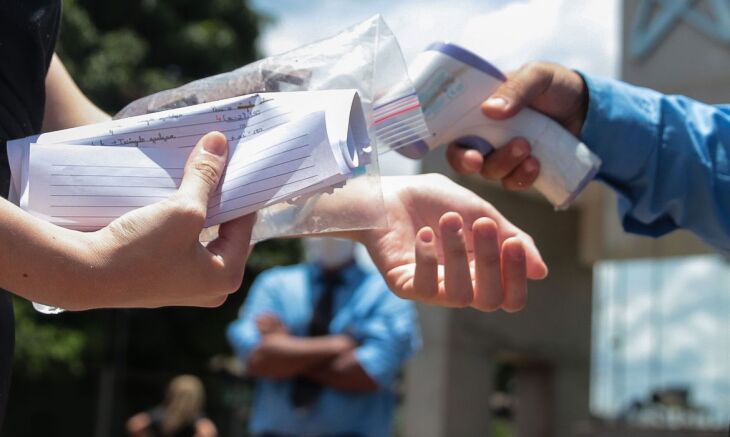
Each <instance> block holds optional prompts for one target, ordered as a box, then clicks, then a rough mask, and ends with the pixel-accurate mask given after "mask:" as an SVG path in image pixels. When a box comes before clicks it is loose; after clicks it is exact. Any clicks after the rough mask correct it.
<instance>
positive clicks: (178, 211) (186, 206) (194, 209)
mask: <svg viewBox="0 0 730 437" xmlns="http://www.w3.org/2000/svg"><path fill="white" fill-rule="evenodd" d="M206 212H207V211H206V210H205V208H203V207H201V205H199V204H198V203H197V202H189V201H187V202H186V201H179V202H177V203H176V204H175V207H174V215H175V216H176V217H179V218H180V219H182V220H184V221H186V222H193V223H202V222H203V221H205V215H206Z"/></svg>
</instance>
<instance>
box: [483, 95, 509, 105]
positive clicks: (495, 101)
mask: <svg viewBox="0 0 730 437" xmlns="http://www.w3.org/2000/svg"><path fill="white" fill-rule="evenodd" d="M486 103H487V105H489V106H491V107H493V108H506V107H507V104H509V102H508V101H507V99H505V98H504V97H502V96H492V97H490V98H488V99H487V102H486Z"/></svg>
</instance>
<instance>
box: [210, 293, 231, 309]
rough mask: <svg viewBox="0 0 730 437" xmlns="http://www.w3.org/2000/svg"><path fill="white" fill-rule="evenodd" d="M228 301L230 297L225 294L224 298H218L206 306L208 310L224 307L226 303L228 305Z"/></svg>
mask: <svg viewBox="0 0 730 437" xmlns="http://www.w3.org/2000/svg"><path fill="white" fill-rule="evenodd" d="M227 299H228V295H227V294H224V295H222V296H216V297H214V298H213V299H211V300H209V301H208V302H206V303H205V304H204V306H205V307H207V308H218V307H220V306H222V305H223V304H224V303H226V300H227Z"/></svg>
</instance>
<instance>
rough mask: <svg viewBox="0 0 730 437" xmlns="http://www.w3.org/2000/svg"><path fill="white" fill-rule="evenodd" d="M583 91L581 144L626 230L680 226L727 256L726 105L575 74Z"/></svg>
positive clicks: (651, 231) (729, 121)
mask: <svg viewBox="0 0 730 437" xmlns="http://www.w3.org/2000/svg"><path fill="white" fill-rule="evenodd" d="M583 79H584V80H585V82H586V85H587V87H588V92H589V105H588V113H587V116H586V121H585V124H584V126H583V130H582V133H581V138H582V140H583V141H584V142H585V143H586V145H588V147H589V148H591V150H593V152H594V153H596V154H597V155H598V156H599V157H600V158H601V160H602V161H603V165H602V167H601V170H600V172H599V174H598V179H600V180H602V181H603V182H605V183H606V184H608V185H609V186H610V187H611V188H613V189H614V190H615V191H616V192H617V193H618V195H619V212H620V214H621V220H622V224H623V227H624V229H625V230H626V231H628V232H633V233H637V234H642V235H649V236H655V237H656V236H661V235H664V234H666V233H668V232H671V231H673V230H675V229H678V228H685V229H688V230H690V231H692V232H693V233H695V234H696V235H698V236H699V237H700V238H701V239H702V240H704V241H705V242H707V243H708V244H711V245H712V246H714V247H716V248H717V249H719V250H721V251H724V252H730V162H729V158H728V155H729V154H730V106H728V105H718V106H713V105H708V104H704V103H701V102H697V101H695V100H692V99H689V98H687V97H682V96H667V95H663V94H661V93H658V92H656V91H652V90H650V89H646V88H640V87H635V86H631V85H628V84H626V83H622V82H618V81H613V80H607V79H600V78H595V77H590V76H587V75H583Z"/></svg>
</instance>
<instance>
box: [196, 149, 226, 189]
mask: <svg viewBox="0 0 730 437" xmlns="http://www.w3.org/2000/svg"><path fill="white" fill-rule="evenodd" d="M193 169H194V173H195V175H197V176H198V177H199V178H200V179H202V180H203V182H205V183H206V184H208V185H211V186H215V185H218V181H219V179H220V170H219V166H218V165H217V164H216V163H215V162H213V160H212V159H210V158H208V157H207V156H206V155H202V159H198V160H197V161H195V162H194V163H193Z"/></svg>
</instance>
